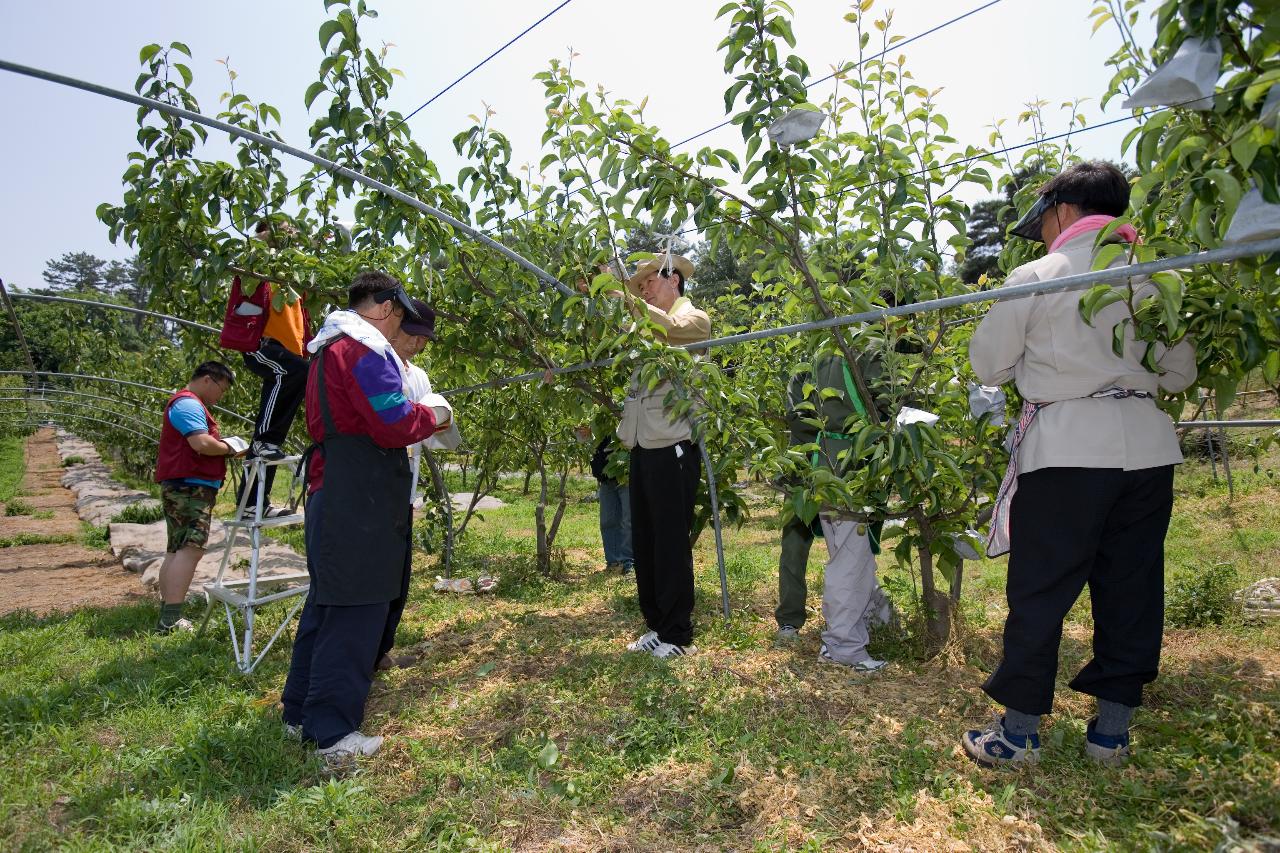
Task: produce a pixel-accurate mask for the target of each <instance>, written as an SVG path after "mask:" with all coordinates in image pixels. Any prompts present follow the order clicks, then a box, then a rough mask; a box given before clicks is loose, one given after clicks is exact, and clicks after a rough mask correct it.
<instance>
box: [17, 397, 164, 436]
mask: <svg viewBox="0 0 1280 853" xmlns="http://www.w3.org/2000/svg"><path fill="white" fill-rule="evenodd" d="M0 402H13V403H27V402H32V403H42V404H44V405H45V406H48V407H49V408H48V411H50V412H54V413H57V414H62V413H64V412H67V410H66V409H65V408H62V406H74V405H75V403H73V402H71V401H70V400H41V399H40V398H38V397H36V398H32V397H5V396H0ZM33 414H34V412H33ZM98 414H100V415H111V416H112V417H116V418H120V420H121V421H123V422H125V423H131V424H133V425H135V426H139V427H142V428H144V429H154V430H157V431H158V428H157V427H156V426H155V424H149V423H147V422H146V421H140V420H138V419H137V418H131V417H129V416H128V415H125V414H122V413H120V412H101V411H100V412H98ZM106 423H115V422H114V421H106Z"/></svg>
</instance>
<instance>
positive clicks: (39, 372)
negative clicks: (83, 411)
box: [0, 370, 253, 426]
mask: <svg viewBox="0 0 1280 853" xmlns="http://www.w3.org/2000/svg"><path fill="white" fill-rule="evenodd" d="M36 374H37V375H39V376H58V377H61V378H65V379H87V380H89V381H91V382H110V383H113V384H115V385H129V386H131V387H134V388H143V389H146V390H147V391H153V392H155V393H157V394H163V395H165V396H166V397H171V396H173V393H174V389H172V388H161V387H159V386H157V385H147V384H146V383H144V382H132V381H130V380H128V379H112V378H111V377H109V376H96V375H94V374H92V373H55V372H54V371H52V370H37V371H36ZM26 375H27V371H25V370H0V376H26ZM212 408H213V409H214V411H217V412H222V413H223V414H224V415H227V416H228V417H232V418H238V419H240V420H242V421H244V422H245V423H247V424H249V425H250V426H252V425H253V419H252V418H246V417H245V416H244V415H241V414H238V413H236V412H233V411H231V410H230V409H224V408H223V407H222V406H213V407H212Z"/></svg>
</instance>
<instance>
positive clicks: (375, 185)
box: [0, 59, 578, 297]
mask: <svg viewBox="0 0 1280 853" xmlns="http://www.w3.org/2000/svg"><path fill="white" fill-rule="evenodd" d="M0 71H10V72H13V73H14V74H22V75H24V76H27V77H34V78H35V79H37V80H45V81H47V82H50V83H57V84H58V85H60V86H68V87H70V88H72V89H80V90H81V91H84V92H90V93H92V94H95V95H101V96H103V97H107V98H114V99H115V100H117V101H124V102H126V103H130V104H134V105H136V106H140V107H145V108H147V109H152V110H155V111H156V112H160V113H164V114H166V115H171V116H175V117H177V118H182V119H186V120H187V121H190V122H193V123H195V124H202V125H204V126H206V127H212V128H214V129H215V130H220V131H222V132H223V133H226V134H228V135H230V136H231V137H233V138H234V137H237V136H239V137H243V138H245V139H248V140H249V141H251V142H256V143H257V144H259V145H264V146H266V147H268V148H274V149H275V150H277V151H281V152H283V153H285V154H288V155H290V156H291V157H297V158H298V159H300V160H305V161H307V162H308V163H314V164H315V165H317V166H320V167H322V168H325V169H330V170H332V171H334V172H336V173H337V174H339V175H342V176H343V177H344V178H347V179H349V180H352V181H355V182H356V183H360V184H363V185H365V186H366V187H369V188H370V189H373V190H377V191H378V192H380V193H383V194H384V195H387V196H390V197H391V198H394V199H396V200H397V201H399V202H402V203H404V204H407V205H409V206H410V207H412V208H413V209H415V210H418V211H420V212H422V213H425V214H427V215H428V216H432V217H435V218H436V219H438V220H440V221H441V222H444V223H445V224H447V225H449V226H451V227H452V228H454V229H455V230H457V231H460V232H462V233H463V234H466V235H467V236H469V237H471V238H472V239H474V240H477V241H478V242H480V243H482V244H484V245H485V246H487V247H489V248H490V249H492V250H494V251H495V252H497V253H498V254H500V255H502V256H504V257H506V258H507V259H508V260H511V261H514V262H515V263H516V264H518V265H519V266H521V267H523V268H524V269H525V270H527V271H529V272H530V273H532V274H533V275H534V276H535V277H536V278H537V279H538V280H539V281H540V282H542V283H543V284H544V285H549V286H551V287H554V288H555V289H556V290H558V291H559V292H560V293H561V294H563V295H564V296H568V297H577V296H578V294H576V293H575V292H574V291H573V290H572V289H571V288H570V287H569V286H568V285H566V284H565V283H564V282H562V281H560V280H559V279H558V278H556V277H555V276H553V275H552V274H551V273H549V272H547V271H546V270H544V269H542V268H541V267H539V266H538V265H537V264H534V263H533V262H532V261H530V260H528V259H526V258H525V257H523V256H522V255H520V254H518V253H516V252H513V251H512V250H511V249H509V248H507V247H506V246H504V245H502V244H501V243H499V242H497V241H496V240H493V239H492V238H490V237H489V236H488V235H486V234H484V233H483V232H481V231H478V230H476V229H475V228H472V227H471V226H470V225H467V224H466V223H465V222H463V221H462V220H460V219H457V218H455V217H453V216H450V215H449V214H447V213H445V212H444V211H443V210H439V209H437V208H435V207H432V206H431V205H429V204H426V203H425V202H423V201H421V200H419V199H416V198H414V197H413V196H411V195H408V194H407V193H404V192H401V191H400V190H398V189H396V188H395V187H392V186H389V185H387V184H384V183H383V182H382V181H379V180H377V179H375V178H370V177H369V176H367V175H365V174H362V173H361V172H357V171H355V170H354V169H349V168H347V167H346V166H342V165H339V164H338V163H335V162H333V161H332V160H326V159H325V158H323V157H319V156H317V155H315V154H312V153H311V152H310V151H303V150H302V149H300V148H295V147H293V146H292V145H287V144H285V143H283V142H280V141H279V140H276V139H272V138H271V137H269V136H264V135H262V134H261V133H255V132H253V131H251V130H245V129H244V128H242V127H236V126H235V125H233V124H228V123H226V122H224V121H219V120H217V119H213V118H209V117H208V116H205V115H202V114H200V113H197V112H193V111H191V110H187V109H183V108H182V107H175V106H173V105H172V104H166V103H163V102H161V101H157V100H155V99H153V98H144V97H142V96H141V95H134V94H132V93H130V92H124V91H121V90H119V89H112V88H109V87H107V86H99V85H98V84H96V83H89V82H87V81H85V80H79V79H76V78H75V77H67V76H65V75H63V74H55V73H53V72H51V71H44V70H42V69H40V68H32V67H31V66H29V65H20V64H18V63H16V62H9V61H8V60H4V59H0Z"/></svg>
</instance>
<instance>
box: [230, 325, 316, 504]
mask: <svg viewBox="0 0 1280 853" xmlns="http://www.w3.org/2000/svg"><path fill="white" fill-rule="evenodd" d="M242 355H243V356H244V364H245V367H247V368H248V369H249V370H250V371H251V372H252V373H253V374H254V375H256V376H258V377H260V378H261V379H262V395H261V397H260V398H259V400H258V417H257V419H256V420H255V421H254V425H253V440H254V441H265V442H268V443H270V444H274V445H276V446H279V445H282V444H284V440H285V438H286V437H288V435H289V428H290V427H291V426H293V419H294V418H295V417H297V415H298V409H299V408H300V407H301V406H302V400H303V398H304V397H305V396H306V393H307V367H308V362H307V360H306V359H305V358H301V357H299V356H296V355H294V354H293V353H291V352H289V350H287V349H285V348H284V347H283V346H281V345H280V343H279V341H276V340H273V339H271V338H263V339H262V344H261V345H260V346H259V347H258V349H257V350H256V351H255V352H246V353H242ZM249 455H250V456H252V455H253V451H252V450H251V451H250V452H249ZM265 479H266V486H267V492H268V493H270V491H271V485H272V483H274V482H275V479H276V466H274V465H273V466H271V467H270V468H268V469H267V474H266V477H265Z"/></svg>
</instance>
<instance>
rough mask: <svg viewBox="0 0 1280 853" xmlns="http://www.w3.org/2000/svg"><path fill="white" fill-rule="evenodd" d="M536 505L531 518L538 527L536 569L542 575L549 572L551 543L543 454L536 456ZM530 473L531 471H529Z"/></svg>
mask: <svg viewBox="0 0 1280 853" xmlns="http://www.w3.org/2000/svg"><path fill="white" fill-rule="evenodd" d="M535 458H536V459H537V465H538V481H539V483H540V488H539V489H538V506H537V507H536V508H535V509H534V511H533V518H534V521H535V522H536V524H537V529H538V571H539V572H540V573H542V574H543V575H547V576H549V575H550V574H551V544H550V542H548V540H547V465H546V461H545V459H544V458H543V455H542V454H541V453H539V454H538V455H537V457H535ZM529 473H530V475H532V472H529Z"/></svg>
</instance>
